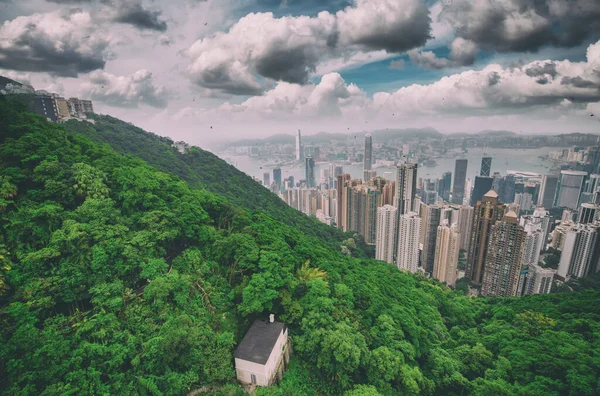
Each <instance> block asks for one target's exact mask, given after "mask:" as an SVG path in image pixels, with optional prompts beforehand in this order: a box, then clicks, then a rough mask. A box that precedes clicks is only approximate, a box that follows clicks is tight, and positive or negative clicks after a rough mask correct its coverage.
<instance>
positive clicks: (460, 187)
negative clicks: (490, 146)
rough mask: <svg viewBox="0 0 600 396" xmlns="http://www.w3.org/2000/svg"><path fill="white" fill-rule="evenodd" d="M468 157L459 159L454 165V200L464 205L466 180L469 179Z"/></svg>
mask: <svg viewBox="0 0 600 396" xmlns="http://www.w3.org/2000/svg"><path fill="white" fill-rule="evenodd" d="M467 164H468V160H466V159H457V160H456V164H455V166H454V186H453V187H452V202H453V203H457V204H459V205H462V203H463V199H464V197H465V181H466V180H467Z"/></svg>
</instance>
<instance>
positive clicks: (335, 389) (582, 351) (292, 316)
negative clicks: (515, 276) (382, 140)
mask: <svg viewBox="0 0 600 396" xmlns="http://www.w3.org/2000/svg"><path fill="white" fill-rule="evenodd" d="M0 131H1V134H0V213H1V215H0V280H1V282H0V287H1V289H0V293H1V295H0V336H1V337H2V340H3V342H2V343H0V392H1V393H2V394H5V395H26V394H43V395H55V394H56V395H58V394H61V395H62V394H67V395H68V394H72V395H81V394H114V395H118V394H142V395H150V394H152V395H160V394H172V395H180V394H186V393H188V392H189V391H193V390H197V389H201V390H203V391H210V392H213V393H217V394H236V393H241V392H242V391H241V388H239V387H237V386H236V385H235V371H234V368H233V359H232V350H233V348H234V347H235V345H236V344H237V342H239V340H240V339H241V338H242V337H243V334H244V332H245V331H246V330H247V328H248V327H249V325H250V324H251V323H252V321H253V320H254V319H255V318H258V317H265V315H267V314H268V313H271V312H273V313H275V314H276V315H277V317H278V318H279V319H280V320H282V321H284V322H286V323H287V324H288V325H289V328H290V334H291V339H292V343H293V350H294V358H293V361H292V364H291V367H290V370H289V371H288V373H286V375H285V376H284V378H283V381H282V382H281V384H280V385H279V386H274V387H272V388H270V389H261V390H260V391H259V394H262V395H271V394H275V395H311V394H313V395H317V394H336V395H337V394H343V393H347V394H348V395H354V396H357V395H377V394H385V395H395V394H405V395H409V394H439V395H448V394H456V395H458V394H467V393H468V394H475V395H483V394H486V395H510V394H530V395H540V394H544V395H550V394H565V395H566V394H572V395H593V394H597V393H598V392H599V391H600V389H599V384H598V379H597V374H598V372H599V370H600V356H599V355H598V351H599V350H600V349H599V339H598V336H599V335H600V328H599V326H600V325H599V323H600V305H599V304H598V301H599V297H600V294H599V293H598V292H597V291H594V290H588V291H582V292H578V293H565V294H553V295H546V296H533V297H527V298H521V299H470V298H467V297H464V296H462V294H461V293H460V292H458V293H457V292H454V291H452V290H450V289H448V288H446V287H445V286H443V285H440V284H439V283H437V282H436V281H432V280H428V279H421V278H420V277H419V276H418V275H409V274H406V273H402V272H400V271H398V270H397V269H396V268H394V267H392V266H389V265H387V264H385V263H381V262H377V261H374V260H369V259H360V258H353V257H348V256H346V255H344V254H342V253H341V251H340V249H338V248H335V247H332V246H331V244H330V243H328V242H326V241H323V240H322V239H321V238H318V237H317V236H316V235H311V234H307V233H305V232H303V231H302V230H301V229H299V228H297V227H294V226H292V225H290V224H288V223H286V222H284V221H280V219H278V218H275V217H271V216H268V215H266V214H265V213H263V212H261V211H256V212H250V211H244V210H242V209H239V208H237V207H234V206H232V205H231V204H230V203H228V201H226V200H225V199H224V198H223V197H220V196H218V195H214V194H213V193H211V192H209V191H206V190H204V189H200V188H192V187H190V185H189V184H188V183H186V182H185V181H181V180H180V179H179V178H177V177H176V176H173V175H169V174H166V173H162V172H160V171H157V170H156V169H155V168H152V167H151V166H149V165H148V164H146V163H145V162H143V161H142V160H140V159H137V158H134V157H133V156H123V155H122V154H119V153H116V152H115V151H113V150H112V149H111V148H110V147H108V146H107V145H99V144H98V143H96V142H93V141H91V140H90V139H89V138H87V137H85V136H83V135H82V134H77V133H72V132H67V131H66V130H65V129H63V128H62V127H61V126H57V125H54V124H50V123H48V122H46V121H45V120H43V119H41V118H40V117H37V116H34V115H32V114H29V113H26V112H25V111H24V109H23V107H21V106H19V105H18V104H16V103H8V102H6V101H5V100H3V99H1V98H0ZM193 171H194V167H193V166H191V168H190V172H193ZM213 171H214V172H221V169H214V170H213ZM221 174H226V172H225V171H222V173H221ZM215 183H223V184H224V185H227V186H228V185H229V184H230V182H229V181H228V180H227V179H226V178H223V180H217V181H216V182H215ZM214 188H217V187H214ZM218 188H224V187H218ZM260 194H263V195H265V194H268V192H267V191H266V190H264V191H261V192H260ZM307 221H310V222H314V224H316V221H314V220H312V219H307ZM307 224H310V223H307Z"/></svg>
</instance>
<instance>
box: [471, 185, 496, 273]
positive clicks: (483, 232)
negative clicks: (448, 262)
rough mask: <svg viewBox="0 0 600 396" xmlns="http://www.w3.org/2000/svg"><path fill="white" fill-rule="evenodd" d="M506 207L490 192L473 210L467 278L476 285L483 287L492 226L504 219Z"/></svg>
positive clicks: (494, 193)
mask: <svg viewBox="0 0 600 396" xmlns="http://www.w3.org/2000/svg"><path fill="white" fill-rule="evenodd" d="M503 215H504V205H502V204H501V203H499V202H498V194H496V192H495V191H494V190H490V191H488V192H487V194H485V195H484V196H483V199H482V200H481V201H479V202H477V204H475V207H474V208H473V223H472V227H471V240H470V241H469V250H468V252H469V253H468V256H467V266H466V271H465V276H466V277H467V278H469V279H470V280H471V283H473V284H475V285H481V282H482V280H483V272H484V267H485V263H486V261H485V256H486V252H487V247H488V241H489V237H490V232H491V228H492V226H493V225H494V224H495V223H496V222H497V221H500V220H501V219H502V217H503Z"/></svg>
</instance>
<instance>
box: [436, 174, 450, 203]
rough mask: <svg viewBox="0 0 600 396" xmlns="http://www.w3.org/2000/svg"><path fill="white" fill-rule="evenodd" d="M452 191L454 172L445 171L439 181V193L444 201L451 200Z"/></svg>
mask: <svg viewBox="0 0 600 396" xmlns="http://www.w3.org/2000/svg"><path fill="white" fill-rule="evenodd" d="M450 191H452V172H445V173H444V174H442V177H441V179H440V180H439V183H438V194H439V195H440V197H442V199H443V200H444V201H446V202H450Z"/></svg>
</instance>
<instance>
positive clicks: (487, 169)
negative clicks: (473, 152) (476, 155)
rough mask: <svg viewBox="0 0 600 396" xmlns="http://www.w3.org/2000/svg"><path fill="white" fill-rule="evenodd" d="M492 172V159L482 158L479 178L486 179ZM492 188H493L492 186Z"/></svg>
mask: <svg viewBox="0 0 600 396" xmlns="http://www.w3.org/2000/svg"><path fill="white" fill-rule="evenodd" d="M491 171H492V157H483V158H481V171H480V172H479V176H484V177H486V176H489V175H490V173H491ZM490 188H491V186H490ZM488 190H489V189H488Z"/></svg>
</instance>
